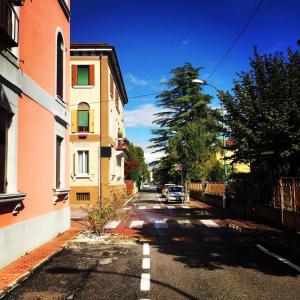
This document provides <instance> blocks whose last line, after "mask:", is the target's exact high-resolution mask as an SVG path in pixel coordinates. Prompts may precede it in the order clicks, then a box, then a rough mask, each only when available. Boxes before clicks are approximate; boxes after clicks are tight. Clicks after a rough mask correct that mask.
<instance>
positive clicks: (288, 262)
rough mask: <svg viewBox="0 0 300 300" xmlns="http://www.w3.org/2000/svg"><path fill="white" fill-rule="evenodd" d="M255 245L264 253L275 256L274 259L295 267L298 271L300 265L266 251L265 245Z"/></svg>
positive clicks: (299, 270)
mask: <svg viewBox="0 0 300 300" xmlns="http://www.w3.org/2000/svg"><path fill="white" fill-rule="evenodd" d="M256 247H257V248H258V249H260V250H261V251H263V252H264V253H266V254H268V255H270V256H273V257H275V258H276V259H278V260H279V261H281V262H283V263H284V264H287V265H288V266H290V267H291V268H293V269H295V270H296V271H298V272H300V267H299V266H297V265H295V264H294V263H292V262H290V261H289V260H287V259H285V258H283V257H281V256H279V255H277V254H275V253H272V252H270V251H268V250H267V249H266V248H265V247H263V246H262V245H260V244H256Z"/></svg>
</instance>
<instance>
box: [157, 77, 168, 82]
mask: <svg viewBox="0 0 300 300" xmlns="http://www.w3.org/2000/svg"><path fill="white" fill-rule="evenodd" d="M167 81H168V79H167V78H166V77H165V76H161V77H160V80H159V82H160V83H165V82H167Z"/></svg>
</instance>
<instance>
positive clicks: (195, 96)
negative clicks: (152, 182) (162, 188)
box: [151, 63, 220, 183]
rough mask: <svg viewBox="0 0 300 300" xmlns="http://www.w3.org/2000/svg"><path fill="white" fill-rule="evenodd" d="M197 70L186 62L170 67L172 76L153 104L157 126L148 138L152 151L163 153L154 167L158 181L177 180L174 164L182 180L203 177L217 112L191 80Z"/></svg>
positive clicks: (218, 126) (208, 98) (215, 126)
mask: <svg viewBox="0 0 300 300" xmlns="http://www.w3.org/2000/svg"><path fill="white" fill-rule="evenodd" d="M199 70H200V68H194V67H193V66H192V65H191V64H190V63H186V64H185V65H184V66H182V67H178V68H175V69H173V70H172V71H171V74H173V77H172V78H171V79H170V80H169V81H168V82H166V83H165V85H166V86H167V88H168V89H167V90H166V91H163V92H162V93H160V94H159V95H158V96H157V100H158V101H157V105H158V106H159V107H161V108H162V109H163V111H162V112H160V113H158V114H156V120H155V121H154V124H156V125H159V126H160V128H159V129H155V130H153V131H152V133H153V134H154V135H155V137H154V138H152V139H151V141H152V142H153V143H154V144H153V146H152V148H154V149H155V151H162V150H163V151H164V152H165V153H166V156H165V157H164V158H163V160H162V161H161V164H160V168H159V170H158V172H161V177H164V178H161V180H160V181H161V182H166V179H168V180H167V181H173V182H178V181H180V172H178V171H176V170H175V164H180V165H181V166H182V172H183V177H184V179H185V180H184V181H185V182H186V183H187V182H188V181H189V180H191V179H195V178H199V179H204V177H205V174H206V171H205V170H204V167H205V162H206V161H207V160H208V159H210V158H211V155H212V153H213V151H214V150H213V145H214V143H215V141H216V138H217V135H218V132H219V130H220V124H219V121H218V117H219V112H218V110H214V109H212V108H210V107H209V103H210V101H211V99H212V97H211V96H210V95H207V94H203V93H202V88H201V87H199V86H197V85H195V84H193V83H192V80H193V79H195V78H198V77H199V74H198V73H199ZM169 179H170V180H169ZM172 179H173V180H172Z"/></svg>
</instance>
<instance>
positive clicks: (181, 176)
mask: <svg viewBox="0 0 300 300" xmlns="http://www.w3.org/2000/svg"><path fill="white" fill-rule="evenodd" d="M171 133H174V134H181V135H182V137H183V138H184V140H185V137H184V135H183V134H182V133H179V132H178V131H176V130H172V131H171ZM185 142H186V140H185ZM180 165H181V166H180V181H181V186H182V187H183V188H184V200H183V201H182V202H185V201H186V200H187V202H188V201H189V199H188V194H187V189H186V187H185V183H184V180H183V174H182V165H183V164H182V160H181V164H180Z"/></svg>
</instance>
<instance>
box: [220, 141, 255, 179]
mask: <svg viewBox="0 0 300 300" xmlns="http://www.w3.org/2000/svg"><path fill="white" fill-rule="evenodd" d="M231 144H232V141H231V140H226V145H227V146H228V145H231ZM233 154H234V152H233V151H230V150H226V151H225V157H227V159H226V166H227V171H229V170H233V172H234V173H249V172H250V165H247V164H243V163H235V164H232V163H231V162H232V160H231V159H229V157H231V156H232V155H233ZM216 157H217V160H218V161H220V162H221V163H222V165H223V164H224V152H223V150H222V149H220V151H217V153H216Z"/></svg>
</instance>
